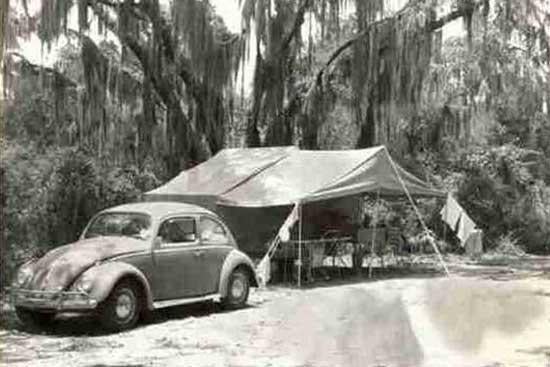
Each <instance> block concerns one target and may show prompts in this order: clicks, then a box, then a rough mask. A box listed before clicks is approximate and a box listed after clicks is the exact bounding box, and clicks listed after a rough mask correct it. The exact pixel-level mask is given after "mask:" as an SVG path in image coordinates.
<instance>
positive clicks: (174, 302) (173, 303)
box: [153, 293, 220, 309]
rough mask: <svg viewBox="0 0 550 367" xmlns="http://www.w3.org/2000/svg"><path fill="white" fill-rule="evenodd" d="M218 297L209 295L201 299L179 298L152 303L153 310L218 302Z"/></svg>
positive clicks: (217, 295)
mask: <svg viewBox="0 0 550 367" xmlns="http://www.w3.org/2000/svg"><path fill="white" fill-rule="evenodd" d="M219 300H220V295H219V294H217V293H216V294H210V295H208V296H201V297H193V298H179V299H169V300H166V301H157V302H153V308H154V309H157V308H164V307H172V306H181V305H187V304H190V303H197V302H205V301H219Z"/></svg>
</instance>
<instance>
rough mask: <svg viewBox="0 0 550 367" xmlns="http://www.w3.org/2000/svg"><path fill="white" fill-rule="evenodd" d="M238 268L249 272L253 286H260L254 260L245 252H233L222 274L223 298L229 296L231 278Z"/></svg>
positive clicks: (221, 292) (228, 257)
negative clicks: (228, 287) (228, 285)
mask: <svg viewBox="0 0 550 367" xmlns="http://www.w3.org/2000/svg"><path fill="white" fill-rule="evenodd" d="M238 267H243V268H244V269H245V270H246V271H247V272H248V275H249V279H250V285H251V286H253V287H257V286H258V278H257V277H256V271H255V270H254V268H255V267H254V263H253V262H252V260H250V258H249V257H248V256H247V255H246V254H244V253H243V252H241V251H239V250H232V251H231V252H230V253H229V254H228V255H227V257H226V258H225V261H224V263H223V266H222V270H221V272H220V282H219V285H220V286H219V294H220V297H221V298H223V297H225V296H226V295H227V283H228V281H229V276H230V275H231V273H232V272H233V271H234V270H235V269H236V268H238Z"/></svg>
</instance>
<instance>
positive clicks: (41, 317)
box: [15, 307, 55, 329]
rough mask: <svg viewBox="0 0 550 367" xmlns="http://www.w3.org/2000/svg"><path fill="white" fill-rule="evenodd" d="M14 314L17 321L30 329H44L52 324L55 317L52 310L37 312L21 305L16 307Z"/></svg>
mask: <svg viewBox="0 0 550 367" xmlns="http://www.w3.org/2000/svg"><path fill="white" fill-rule="evenodd" d="M15 314H16V315H17V318H18V319H19V321H21V322H22V323H23V324H24V325H25V326H27V327H30V328H32V329H46V328H48V327H50V326H51V325H52V323H53V320H54V318H55V313H53V312H39V311H33V310H29V309H27V308H23V307H16V308H15Z"/></svg>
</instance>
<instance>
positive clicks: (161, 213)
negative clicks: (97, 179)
mask: <svg viewBox="0 0 550 367" xmlns="http://www.w3.org/2000/svg"><path fill="white" fill-rule="evenodd" d="M103 212H138V213H147V214H149V215H151V216H152V217H153V218H156V219H159V218H162V217H165V216H167V215H172V214H182V213H189V214H210V215H213V216H215V217H217V215H216V214H214V213H212V212H211V211H210V210H208V209H206V208H203V207H201V206H198V205H193V204H187V203H178V202H164V201H151V202H147V201H145V202H138V203H130V204H122V205H118V206H114V207H112V208H108V209H105V210H103Z"/></svg>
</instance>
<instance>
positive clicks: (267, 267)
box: [256, 254, 271, 288]
mask: <svg viewBox="0 0 550 367" xmlns="http://www.w3.org/2000/svg"><path fill="white" fill-rule="evenodd" d="M256 276H257V278H258V283H260V284H259V286H260V288H265V286H266V284H267V283H268V282H269V279H270V278H271V258H270V257H269V254H266V255H265V256H264V258H263V259H262V261H260V263H259V264H258V266H257V267H256Z"/></svg>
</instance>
